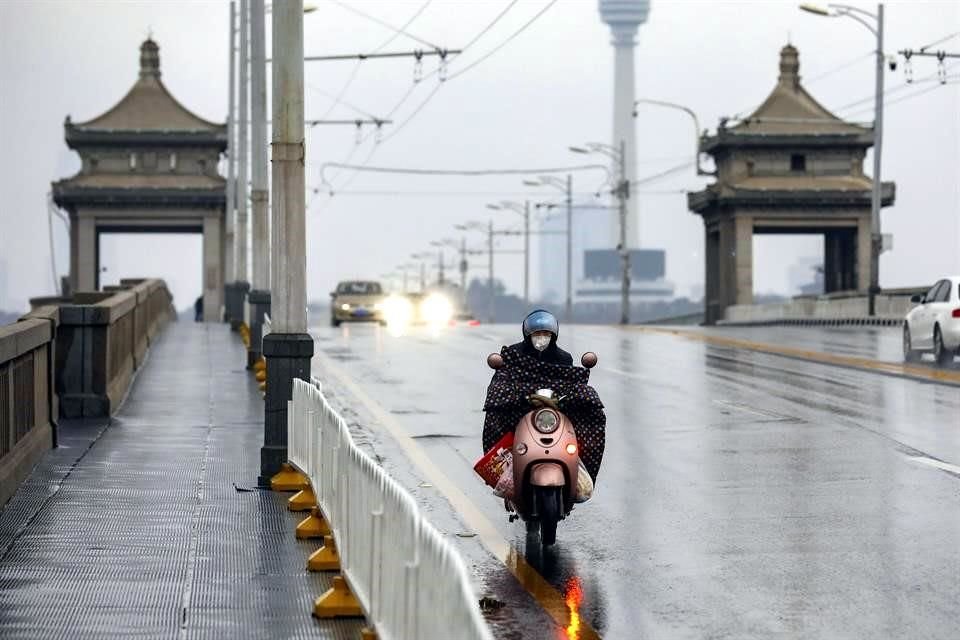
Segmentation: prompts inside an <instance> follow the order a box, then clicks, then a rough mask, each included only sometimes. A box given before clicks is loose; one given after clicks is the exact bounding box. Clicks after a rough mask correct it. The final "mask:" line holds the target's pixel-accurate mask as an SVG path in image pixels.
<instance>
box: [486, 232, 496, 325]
mask: <svg viewBox="0 0 960 640" xmlns="http://www.w3.org/2000/svg"><path fill="white" fill-rule="evenodd" d="M487 252H488V253H489V254H490V261H489V264H488V265H487V285H488V286H489V289H490V291H489V293H490V302H489V304H490V308H489V310H488V312H487V322H489V323H490V324H493V320H494V316H495V312H494V307H495V300H494V298H495V297H496V294H495V293H494V291H493V219H492V218H491V220H490V225H489V226H488V227H487Z"/></svg>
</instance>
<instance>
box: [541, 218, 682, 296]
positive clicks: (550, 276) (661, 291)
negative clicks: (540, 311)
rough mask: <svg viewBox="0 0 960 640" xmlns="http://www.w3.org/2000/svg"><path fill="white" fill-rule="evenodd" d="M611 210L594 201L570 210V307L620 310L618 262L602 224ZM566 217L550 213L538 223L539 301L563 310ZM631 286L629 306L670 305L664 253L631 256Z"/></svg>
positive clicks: (644, 251) (641, 252)
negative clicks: (582, 305)
mask: <svg viewBox="0 0 960 640" xmlns="http://www.w3.org/2000/svg"><path fill="white" fill-rule="evenodd" d="M609 211H610V208H609V206H608V205H605V204H597V203H596V201H594V200H593V199H589V200H580V201H576V200H575V201H574V204H573V238H572V245H573V269H572V271H573V302H574V303H575V304H576V303H590V304H598V305H605V304H613V305H619V304H620V278H621V267H620V258H619V254H618V253H617V251H616V250H614V249H611V248H610V245H609V242H610V239H609V237H608V234H607V229H606V225H605V224H604V221H605V220H606V216H607V215H608V214H609ZM566 221H567V218H566V211H565V210H564V209H563V207H560V208H558V209H554V210H553V211H552V212H551V214H550V215H549V216H544V217H543V218H542V220H541V222H540V226H539V228H540V230H541V231H546V232H548V233H545V234H541V235H538V236H537V238H538V239H539V241H538V248H539V258H538V261H539V264H540V282H539V284H540V289H539V291H540V297H541V299H542V300H544V301H545V302H550V303H553V304H562V303H563V301H564V300H565V299H566V290H567V289H566V286H567V280H566V274H567V244H566V243H567V238H566V228H567V226H566V224H567V222H566ZM630 253H631V274H632V279H631V286H630V293H631V298H632V301H633V302H649V301H653V300H669V299H671V298H672V297H673V284H672V283H670V282H668V281H667V280H666V273H665V271H666V268H665V267H666V253H665V252H664V251H663V250H662V249H632V250H631V252H630Z"/></svg>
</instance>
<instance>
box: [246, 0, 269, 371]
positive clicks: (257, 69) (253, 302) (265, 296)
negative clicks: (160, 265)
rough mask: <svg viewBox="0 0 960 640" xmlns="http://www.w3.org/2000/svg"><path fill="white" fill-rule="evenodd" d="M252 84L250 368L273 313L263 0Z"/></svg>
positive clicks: (256, 2)
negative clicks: (267, 321) (267, 320)
mask: <svg viewBox="0 0 960 640" xmlns="http://www.w3.org/2000/svg"><path fill="white" fill-rule="evenodd" d="M251 2H252V5H251V14H250V17H251V21H250V40H251V42H250V44H251V49H252V51H251V60H250V81H251V82H250V83H251V89H252V91H251V106H252V108H251V116H252V127H251V142H250V144H251V154H252V160H253V189H252V190H251V192H250V198H251V200H252V202H253V282H252V286H251V290H250V293H249V294H248V296H247V300H248V301H249V303H250V348H249V350H248V351H247V367H248V368H250V367H253V365H254V364H255V363H256V362H257V361H258V360H259V359H260V352H261V351H262V345H261V341H262V339H263V321H264V316H265V315H266V314H268V313H270V237H269V228H270V225H269V222H270V210H269V208H268V206H269V204H268V195H267V161H268V160H267V79H266V75H267V55H266V27H265V24H264V23H265V20H264V2H263V0H251Z"/></svg>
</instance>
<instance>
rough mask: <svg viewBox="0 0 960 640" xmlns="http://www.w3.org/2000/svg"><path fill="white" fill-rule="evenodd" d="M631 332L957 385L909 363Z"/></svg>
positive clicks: (686, 334)
mask: <svg viewBox="0 0 960 640" xmlns="http://www.w3.org/2000/svg"><path fill="white" fill-rule="evenodd" d="M630 328H631V329H633V330H634V331H641V332H644V333H657V334H661V335H670V336H679V337H681V338H686V339H687V340H694V341H698V342H705V343H707V344H712V345H717V346H722V347H732V348H735V349H747V350H750V351H759V352H761V353H769V354H772V355H778V356H786V357H788V358H797V359H800V360H809V361H811V362H818V363H821V364H830V365H835V366H841V367H852V368H854V369H860V370H863V371H876V372H880V373H886V374H890V375H896V376H902V377H907V378H919V379H922V380H930V381H933V382H947V383H951V384H960V372H957V371H944V370H942V369H929V368H927V367H918V366H915V365H909V364H898V363H895V362H881V361H879V360H871V359H869V358H860V357H857V356H844V355H837V354H833V353H825V352H823V351H811V350H809V349H798V348H795V347H785V346H782V345H778V344H769V343H766V342H754V341H752V340H743V339H741V338H729V337H726V336H717V335H710V334H705V333H699V332H696V331H685V330H683V329H663V328H660V327H636V326H633V327H630Z"/></svg>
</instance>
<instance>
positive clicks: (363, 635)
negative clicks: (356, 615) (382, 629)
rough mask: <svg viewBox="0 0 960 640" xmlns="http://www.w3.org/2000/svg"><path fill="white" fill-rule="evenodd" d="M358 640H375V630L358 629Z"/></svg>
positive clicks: (369, 628)
mask: <svg viewBox="0 0 960 640" xmlns="http://www.w3.org/2000/svg"><path fill="white" fill-rule="evenodd" d="M360 640H377V630H376V629H374V628H373V627H364V628H363V629H360Z"/></svg>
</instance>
